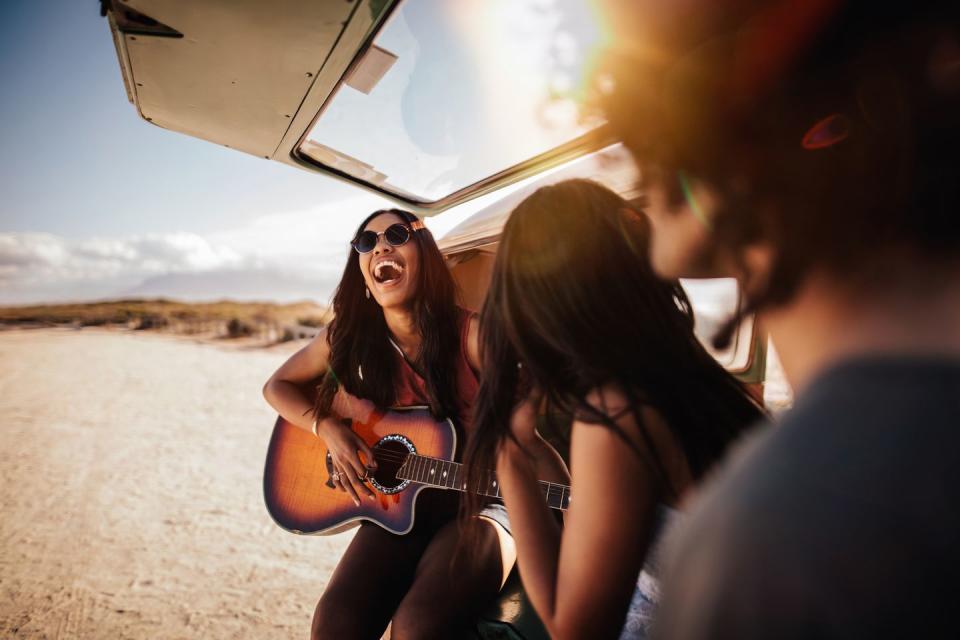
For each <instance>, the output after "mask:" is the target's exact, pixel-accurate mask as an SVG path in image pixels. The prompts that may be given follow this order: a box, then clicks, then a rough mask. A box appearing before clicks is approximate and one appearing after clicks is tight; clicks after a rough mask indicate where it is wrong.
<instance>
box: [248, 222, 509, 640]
mask: <svg viewBox="0 0 960 640" xmlns="http://www.w3.org/2000/svg"><path fill="white" fill-rule="evenodd" d="M352 247H353V248H352V250H351V251H350V255H349V257H348V259H347V266H346V268H345V270H344V272H343V277H342V278H341V280H340V285H339V286H338V288H337V292H336V294H335V295H334V299H333V308H334V313H335V318H334V320H333V322H331V323H330V325H329V327H328V328H327V329H326V330H325V331H323V332H321V333H320V335H318V336H317V337H316V338H315V339H314V340H313V341H312V342H311V343H310V344H308V345H307V346H306V347H304V348H303V349H302V350H300V351H299V352H297V353H296V354H294V355H293V356H292V357H291V358H290V359H289V360H287V362H285V363H284V364H283V366H281V367H280V368H279V369H278V370H277V371H276V373H274V374H273V376H272V377H271V378H270V380H269V381H268V382H267V384H266V386H265V387H264V396H265V397H266V399H267V401H268V402H269V403H270V404H271V405H272V406H273V407H274V408H275V409H276V410H277V411H278V412H279V413H280V414H281V415H282V416H283V417H284V418H286V419H287V420H288V421H290V422H292V423H294V424H296V425H297V426H299V427H300V428H302V429H304V430H306V431H313V432H314V433H316V434H317V435H319V436H320V437H322V438H323V440H324V441H325V442H326V444H327V446H328V447H329V449H330V451H331V457H332V462H333V465H334V471H335V472H334V473H333V476H332V477H333V479H334V480H335V482H337V483H338V486H339V488H340V489H342V490H344V491H346V492H347V493H348V494H349V495H350V496H351V497H352V498H353V499H354V501H355V502H357V504H359V501H360V500H366V499H369V498H372V497H373V495H374V494H373V492H372V491H371V489H370V488H369V486H368V485H367V484H366V483H365V482H364V478H365V477H366V473H367V471H368V470H367V469H366V468H365V466H364V461H365V460H366V461H370V460H372V459H373V457H372V455H371V452H370V450H369V448H368V447H367V445H366V444H365V443H364V442H363V441H362V440H361V439H360V437H359V436H358V435H357V434H356V433H354V432H353V431H352V430H351V429H350V427H347V426H345V425H344V424H343V423H341V422H339V421H337V420H336V419H334V418H332V417H330V409H331V403H332V402H333V398H334V396H335V394H336V393H337V392H338V391H339V390H340V389H341V388H342V389H343V390H344V391H346V392H348V393H350V394H352V395H353V396H356V397H360V398H364V399H367V400H370V401H372V402H373V403H374V404H376V405H377V406H378V407H382V408H387V407H392V406H409V405H429V406H430V408H431V410H432V412H433V413H434V415H436V416H443V417H448V418H450V419H452V420H453V421H454V423H455V425H456V426H457V428H458V430H459V431H461V432H462V430H463V429H464V428H466V429H469V424H468V421H469V416H470V411H471V408H472V404H473V401H474V397H475V395H476V392H477V388H478V382H477V377H476V371H477V370H478V369H479V364H478V363H479V360H478V357H477V354H478V346H477V333H478V331H477V321H476V318H475V316H473V315H472V314H470V313H469V312H467V311H465V310H464V309H461V308H459V307H458V306H457V305H456V302H455V285H454V282H453V279H452V277H451V275H450V272H449V271H448V269H447V267H446V265H445V264H444V261H443V256H442V255H441V254H440V250H439V249H438V248H437V245H436V242H435V241H434V239H433V236H432V235H431V234H430V232H429V230H427V229H426V228H425V227H424V226H423V223H422V222H420V220H418V219H417V217H416V216H414V215H413V214H410V213H407V212H405V211H400V210H396V209H390V210H383V211H377V212H375V213H373V214H371V215H370V216H369V217H368V218H367V219H366V220H364V221H363V223H362V224H361V225H360V227H359V229H358V230H357V233H356V235H355V236H354V240H353V242H352ZM334 373H335V375H334ZM320 376H323V380H322V382H321V384H320V387H319V392H318V394H317V397H316V398H310V397H307V396H305V395H304V394H303V393H302V392H301V391H300V390H299V387H300V385H302V384H303V383H306V382H308V381H310V380H313V379H315V378H318V377H320ZM451 493H452V492H441V491H427V492H425V493H424V494H423V495H422V496H421V497H420V499H419V501H418V504H417V512H416V524H415V526H414V529H413V530H412V531H411V532H410V533H408V534H406V535H402V536H400V535H394V534H392V533H389V532H387V531H385V530H384V529H381V528H380V527H378V526H376V525H373V524H369V523H365V524H362V525H361V526H360V528H359V530H358V531H357V533H356V535H355V537H354V538H353V541H352V542H351V543H350V546H349V547H348V548H347V551H346V552H345V554H344V556H343V558H342V559H341V560H340V563H339V565H338V566H337V568H336V570H335V571H334V573H333V576H332V577H331V579H330V582H329V584H328V586H327V588H326V590H325V591H324V593H323V596H322V597H321V598H320V601H319V603H318V604H317V608H316V612H315V614H314V619H313V637H314V638H324V639H329V638H351V639H361V638H371V639H373V638H379V637H380V636H381V634H382V633H383V631H384V629H385V628H386V627H387V625H388V623H390V622H391V619H392V626H391V633H392V638H394V639H395V640H399V639H401V638H436V637H445V634H446V633H448V632H449V631H451V630H456V629H457V628H459V627H460V626H462V625H463V624H464V623H465V621H467V620H469V619H471V618H472V617H473V616H475V615H476V614H477V613H478V609H479V608H481V607H483V606H484V605H485V604H487V603H488V602H489V601H490V600H491V599H492V598H493V597H494V596H495V595H496V594H497V592H498V590H499V588H500V585H501V580H502V578H503V573H504V572H505V571H508V570H509V568H510V566H512V564H513V559H514V556H513V551H512V542H511V540H510V538H509V535H508V534H506V531H505V529H504V528H503V525H502V524H498V523H497V522H496V520H495V518H496V517H497V515H498V513H497V511H496V510H495V509H487V510H486V511H485V513H484V514H483V515H484V516H485V517H482V520H483V522H484V524H482V525H481V526H480V530H481V534H480V535H481V543H480V545H479V547H478V554H477V555H476V556H474V558H473V559H472V560H473V561H472V562H469V563H468V562H465V561H463V559H460V561H459V562H457V563H456V564H455V565H452V564H451V563H452V562H453V561H454V552H455V550H456V543H457V529H456V521H455V516H456V510H457V502H456V500H452V501H451V498H453V496H451V495H450V494H451ZM454 567H455V569H456V572H457V579H456V580H453V579H452V569H453V568H454ZM437 602H443V603H444V606H443V607H437V606H436V604H437Z"/></svg>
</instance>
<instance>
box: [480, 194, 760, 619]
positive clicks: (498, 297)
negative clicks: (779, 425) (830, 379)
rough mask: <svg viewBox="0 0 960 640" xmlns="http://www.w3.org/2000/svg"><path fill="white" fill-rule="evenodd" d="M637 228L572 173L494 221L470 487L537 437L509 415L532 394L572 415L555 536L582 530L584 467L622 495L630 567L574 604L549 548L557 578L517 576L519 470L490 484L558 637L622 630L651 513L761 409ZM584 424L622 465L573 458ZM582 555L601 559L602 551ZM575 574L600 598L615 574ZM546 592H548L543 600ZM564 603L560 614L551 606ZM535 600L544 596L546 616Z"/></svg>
mask: <svg viewBox="0 0 960 640" xmlns="http://www.w3.org/2000/svg"><path fill="white" fill-rule="evenodd" d="M648 234H649V227H648V224H647V223H646V220H645V219H644V218H643V217H642V216H641V215H639V214H637V213H636V212H635V211H633V210H631V209H630V207H629V206H628V205H627V203H626V202H625V201H624V200H623V199H622V198H620V197H619V196H617V195H616V194H615V193H613V192H612V191H610V190H609V189H607V188H605V187H603V186H601V185H599V184H597V183H594V182H591V181H587V180H570V181H566V182H562V183H559V184H556V185H552V186H547V187H543V188H541V189H539V190H538V191H537V192H535V193H534V194H533V195H531V196H530V197H528V198H527V199H526V200H524V201H523V202H522V203H521V204H520V205H519V206H518V207H517V208H516V209H515V210H514V211H513V212H512V214H511V215H510V218H509V220H508V221H507V223H506V225H505V227H504V230H503V234H502V236H501V240H500V246H499V249H498V252H497V257H496V262H495V265H494V269H493V275H492V280H491V283H490V288H489V291H488V293H487V298H486V301H485V303H484V306H483V311H482V314H481V326H480V344H481V353H482V356H483V362H484V367H485V370H486V371H487V372H488V375H485V376H484V377H483V380H482V383H481V387H480V392H479V394H478V398H477V404H476V407H475V424H474V427H475V428H474V431H473V434H472V436H471V438H470V440H469V443H468V446H467V451H466V453H465V460H466V461H467V463H468V464H469V465H470V471H469V472H470V482H471V486H474V485H476V484H477V483H479V482H480V481H481V477H482V474H483V472H484V471H485V470H487V469H492V468H494V467H495V466H496V468H497V470H498V474H499V473H501V471H502V470H503V469H504V466H503V465H504V463H503V455H502V454H503V451H504V448H505V447H509V446H510V443H511V442H512V443H518V441H519V445H520V447H526V445H527V444H528V443H529V442H533V441H534V440H536V438H535V437H534V438H530V439H527V438H525V437H524V436H523V435H519V434H518V433H517V427H516V412H517V411H521V410H522V409H520V408H518V407H519V406H521V405H523V404H524V403H525V402H526V401H527V400H528V398H529V397H530V396H531V395H533V396H535V397H536V398H542V399H543V402H544V403H545V405H546V406H547V407H548V411H550V412H560V413H563V414H566V415H568V416H572V417H573V419H574V424H573V432H572V442H571V452H570V455H571V459H572V461H573V469H572V485H573V498H572V499H571V506H570V510H569V511H568V525H567V528H566V530H564V531H563V534H562V535H563V538H564V540H566V538H567V537H568V535H569V536H577V535H579V533H578V532H577V531H576V529H577V528H578V527H580V526H581V525H582V524H583V521H582V520H579V521H578V520H577V515H576V514H575V511H581V512H583V513H587V511H586V509H587V508H588V505H587V504H582V503H580V502H578V500H577V490H578V489H577V487H578V478H587V477H588V476H590V475H591V473H597V472H599V473H606V474H609V476H610V477H611V478H616V479H617V481H622V483H623V484H622V486H620V488H619V493H618V494H616V495H614V494H611V495H607V496H605V497H604V499H605V500H606V501H607V502H608V505H609V506H612V505H613V504H614V502H615V503H616V505H617V506H616V509H618V511H617V512H616V513H617V514H619V515H621V516H622V519H623V520H624V521H630V522H633V523H636V527H634V529H632V530H635V531H636V532H637V537H636V538H635V539H631V540H628V541H626V546H627V547H628V548H629V549H630V550H631V552H630V553H629V554H628V555H629V557H627V556H625V557H624V558H623V559H622V561H623V563H624V564H625V565H629V564H631V563H632V564H634V565H636V566H633V567H630V568H629V569H627V571H626V572H625V575H623V576H622V579H621V580H620V581H619V582H620V583H619V584H618V586H617V587H616V589H615V590H616V594H615V595H613V596H612V597H611V598H609V599H607V600H606V601H605V602H603V603H599V604H600V606H594V605H595V604H596V603H592V602H570V601H569V599H565V598H563V597H562V596H561V593H562V592H563V591H564V590H565V589H569V588H570V587H571V585H570V584H564V583H563V576H564V573H563V571H564V567H563V563H564V562H565V560H564V557H563V556H562V555H560V557H559V558H558V555H559V553H556V554H554V555H553V556H552V558H551V559H550V560H548V561H547V564H548V565H551V566H550V567H549V568H548V569H547V572H548V573H549V572H550V571H556V572H558V573H554V578H556V580H550V579H547V580H546V581H545V583H543V582H541V581H540V580H539V579H538V577H537V576H531V575H530V574H529V571H531V569H529V567H527V569H528V573H527V575H525V574H524V569H525V562H524V560H525V556H524V554H525V551H526V552H527V553H530V552H531V551H530V547H529V546H527V545H526V544H525V539H529V538H528V536H525V535H523V534H524V531H523V527H524V524H523V523H524V522H526V521H527V518H526V517H525V514H521V513H518V512H517V511H515V510H512V509H511V504H510V494H509V491H508V490H509V489H511V488H513V489H515V488H516V487H515V484H516V482H517V480H514V486H513V487H510V486H508V478H506V477H501V478H500V480H501V481H502V484H503V490H504V496H505V498H506V499H507V506H508V509H511V510H510V517H511V523H512V524H513V526H514V531H513V533H514V536H515V539H516V540H517V547H518V548H517V551H518V561H519V564H520V572H521V578H522V579H523V581H524V585H525V586H526V588H527V592H528V594H529V595H530V597H531V601H532V602H533V603H534V606H535V608H537V611H538V613H539V614H540V616H541V618H542V619H543V620H544V622H545V623H546V625H547V627H548V629H550V631H551V633H554V634H558V637H566V636H565V635H564V634H566V633H569V632H571V630H572V629H574V628H580V627H581V625H585V626H586V627H591V628H593V629H594V632H595V633H597V634H599V635H597V636H596V637H607V636H608V635H609V633H614V632H617V631H618V630H619V628H620V627H621V626H622V625H623V619H624V615H625V614H626V607H627V604H628V603H629V601H630V598H631V594H632V592H633V586H634V585H635V584H636V581H637V575H638V573H639V569H640V564H642V561H643V557H644V550H645V549H646V548H647V547H648V546H649V545H651V544H653V542H654V540H653V539H654V537H655V534H656V532H655V531H654V528H655V520H656V512H657V509H658V507H659V506H660V505H667V506H677V505H678V504H679V502H680V498H681V496H682V495H683V494H684V493H685V492H686V491H687V490H689V489H690V488H691V487H692V485H693V484H695V483H696V482H697V481H699V480H700V479H701V478H702V477H703V476H704V474H705V473H706V472H707V471H708V470H709V469H710V467H711V465H712V464H713V463H714V462H716V461H717V460H718V459H719V458H720V457H722V456H723V454H724V452H725V451H726V450H727V448H728V447H729V445H730V444H731V442H733V441H734V440H735V439H736V438H737V437H738V436H739V435H741V434H742V433H743V432H744V431H745V429H746V428H747V427H749V426H750V425H751V424H753V423H755V422H756V421H757V420H758V418H760V416H761V413H762V412H761V410H760V409H759V408H758V406H757V405H756V404H755V403H754V402H753V400H751V399H750V397H749V396H748V394H747V392H746V391H745V389H744V387H743V386H742V385H741V384H740V383H739V382H738V381H737V380H735V379H734V378H733V377H732V376H731V375H730V374H729V373H727V372H726V371H725V370H724V369H723V368H722V367H721V366H720V365H719V364H718V363H717V362H716V361H715V360H714V359H713V358H712V357H711V356H710V354H709V353H708V352H707V351H706V350H705V349H704V348H703V346H702V345H701V344H700V343H699V342H698V340H697V338H696V336H695V335H694V332H693V322H694V320H693V313H692V310H691V306H690V301H689V300H688V298H687V296H686V294H685V293H684V291H683V289H682V288H681V286H680V284H679V283H678V282H677V281H665V280H661V279H659V278H658V277H657V276H656V275H655V274H654V273H653V271H652V269H651V266H650V264H649V260H648V258H647V245H648V241H649V235H648ZM535 404H537V405H539V404H540V403H539V401H536V402H535ZM534 409H536V407H534ZM584 429H586V430H588V431H592V430H603V431H606V432H609V433H612V434H614V435H615V437H616V439H617V442H619V445H617V448H619V449H620V451H621V453H622V452H623V451H627V452H628V454H627V456H628V457H627V460H628V464H627V465H625V466H624V467H623V468H611V469H590V468H589V465H591V462H592V461H591V460H589V459H586V460H585V459H581V458H578V456H582V455H585V451H586V449H582V450H578V433H581V432H582V431H580V430H584ZM581 442H582V440H581ZM585 482H586V481H585ZM583 486H584V487H585V486H586V484H584V485H583ZM581 500H583V496H581ZM477 501H478V498H477V497H473V498H472V499H471V500H470V501H469V502H468V506H467V507H466V510H465V513H470V512H471V511H472V510H473V509H475V507H474V506H473V505H474V504H476V502H477ZM590 506H592V505H590ZM536 507H539V508H540V509H541V510H542V509H546V507H544V506H543V505H542V500H541V501H540V504H539V505H537V504H532V505H531V507H530V508H536ZM614 520H616V521H610V522H594V523H592V524H591V525H590V526H591V527H594V528H607V529H609V530H611V531H614V530H617V526H618V525H619V524H620V521H619V518H617V517H616V516H614ZM548 522H550V523H552V528H551V527H550V525H546V526H547V528H548V532H547V536H546V537H548V538H549V537H550V536H551V535H553V536H556V535H560V533H559V529H558V528H557V523H556V521H554V520H549V521H548ZM631 526H633V525H631ZM620 542H621V543H622V542H623V541H620ZM587 546H588V547H589V546H590V545H589V544H588V545H587ZM554 551H556V550H554ZM583 551H585V554H584V555H587V556H590V557H600V555H602V554H603V553H604V552H605V549H598V548H587V549H585V550H583ZM581 561H582V560H575V561H574V562H575V563H576V562H581ZM551 563H552V564H551ZM557 563H559V564H560V565H561V566H560V568H557ZM531 566H532V565H531ZM580 569H584V570H585V573H576V575H578V576H580V577H583V578H585V579H586V578H589V580H588V581H587V582H589V583H590V584H594V585H596V586H597V589H596V591H595V593H596V594H602V593H605V585H603V582H604V581H605V580H612V579H613V578H612V577H611V576H609V575H604V574H603V573H602V572H601V573H597V574H595V575H591V574H590V568H589V567H586V568H584V567H583V566H580ZM580 569H576V570H575V571H579V570H580ZM534 570H536V571H539V570H538V569H534ZM567 577H568V578H569V575H568V576H567ZM568 582H569V580H568ZM538 584H545V586H544V588H540V587H539V586H538ZM545 591H549V592H550V594H549V595H547V596H544V595H542V593H543V592H545ZM561 601H563V602H565V605H564V606H566V610H564V611H561V610H559V609H557V608H555V607H560V604H559V603H560V602H561ZM543 602H549V603H550V604H548V605H546V609H548V610H544V605H542V603H543ZM605 607H609V611H605V610H604V608H605ZM598 617H599V618H603V620H602V621H600V620H598Z"/></svg>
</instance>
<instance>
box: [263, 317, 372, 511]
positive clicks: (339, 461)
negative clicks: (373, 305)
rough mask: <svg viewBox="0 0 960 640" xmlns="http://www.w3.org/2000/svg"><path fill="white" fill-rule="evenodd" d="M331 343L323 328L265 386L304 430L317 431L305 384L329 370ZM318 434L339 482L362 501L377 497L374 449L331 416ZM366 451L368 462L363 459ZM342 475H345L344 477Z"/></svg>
mask: <svg viewBox="0 0 960 640" xmlns="http://www.w3.org/2000/svg"><path fill="white" fill-rule="evenodd" d="M329 359H330V345H328V344H327V330H326V329H323V330H322V331H321V332H320V333H319V334H318V335H317V336H316V337H315V338H314V339H313V340H311V341H310V343H309V344H307V346H305V347H304V348H302V349H300V350H299V351H297V352H296V353H295V354H293V355H292V356H290V358H288V359H287V361H286V362H284V363H283V364H282V365H280V368H279V369H277V370H276V371H275V372H274V374H273V375H272V376H270V379H269V380H267V383H266V384H265V385H263V397H264V398H265V399H266V400H267V402H268V403H269V404H270V406H272V407H273V408H274V409H276V410H277V413H279V414H280V415H281V416H282V417H283V419H284V420H286V421H287V422H289V423H291V424H293V425H296V426H297V427H300V428H301V429H303V430H304V431H310V432H312V431H313V419H314V416H313V412H312V409H313V402H312V401H311V399H310V398H307V397H306V396H305V395H303V392H302V391H301V390H300V386H299V385H301V384H303V383H305V382H309V381H310V380H313V379H315V378H317V377H319V376H321V375H323V374H325V373H326V371H327V363H328V362H329ZM317 434H318V435H319V436H320V437H321V438H323V440H324V442H325V443H326V445H327V447H328V449H329V451H330V455H331V457H332V459H333V465H334V468H335V469H336V470H337V472H338V473H339V475H337V476H335V482H336V483H337V485H338V486H339V488H340V489H341V490H343V491H346V492H347V493H349V494H350V495H351V497H352V498H353V501H354V502H355V503H357V504H360V495H366V496H367V497H369V498H371V499H374V497H375V496H374V493H373V491H371V490H370V488H369V487H367V486H366V485H365V484H364V480H363V479H364V478H366V475H367V470H368V468H369V469H374V468H376V461H375V460H374V457H373V452H372V451H371V450H370V448H369V447H368V446H367V444H366V443H365V442H364V441H363V440H362V439H361V438H360V437H359V436H358V435H357V434H356V433H354V432H353V430H352V429H350V427H348V426H346V425H344V424H343V423H342V422H340V421H339V420H337V419H336V418H334V417H331V416H321V417H320V419H318V420H317ZM359 452H362V453H363V455H364V456H365V458H366V462H364V460H362V459H361V458H360V455H359ZM339 478H343V480H340V479H339Z"/></svg>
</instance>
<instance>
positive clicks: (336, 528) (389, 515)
mask: <svg viewBox="0 0 960 640" xmlns="http://www.w3.org/2000/svg"><path fill="white" fill-rule="evenodd" d="M333 409H334V412H335V413H336V414H337V415H340V416H343V417H344V418H349V419H350V420H351V422H352V426H353V430H354V431H355V432H356V433H357V434H358V435H359V436H360V437H361V438H363V440H364V442H366V443H367V445H368V446H369V447H370V448H371V449H373V451H374V457H375V458H376V459H377V471H376V472H375V473H374V474H373V476H372V477H371V479H370V481H369V482H368V484H367V486H369V487H371V489H372V490H373V492H374V494H376V499H375V500H370V498H369V497H366V496H362V495H361V496H360V501H361V504H360V506H359V507H358V506H357V505H355V504H354V502H353V499H352V498H351V496H350V494H348V493H346V492H344V491H341V490H340V489H339V488H336V487H335V485H334V484H333V481H332V479H331V473H332V472H333V468H332V466H331V463H330V459H329V457H328V455H327V446H326V443H324V441H323V440H322V439H320V438H317V437H316V436H314V435H313V434H312V433H309V432H307V431H304V430H303V429H300V428H298V427H296V426H294V425H293V424H290V423H289V422H287V421H286V420H284V419H283V418H277V422H276V425H275V426H274V428H273V436H272V437H271V438H270V447H269V449H268V451H267V464H266V468H265V470H264V474H263V494H264V500H265V501H266V504H267V511H269V512H270V516H271V517H272V518H273V520H274V521H275V522H276V523H277V524H278V525H280V526H281V527H283V528H284V529H287V530H288V531H291V532H293V533H302V534H317V535H329V534H333V533H338V532H340V531H343V530H345V529H349V528H350V527H353V526H356V525H358V524H359V523H360V522H361V521H363V520H367V521H370V522H375V523H376V524H378V525H380V526H381V527H383V528H384V529H386V530H387V531H390V532H392V533H397V534H404V533H407V532H409V531H410V529H412V528H413V519H414V506H415V505H416V501H417V495H418V494H419V493H420V491H422V490H423V489H424V488H426V486H425V485H423V484H419V483H416V482H411V481H409V480H400V479H398V478H397V477H396V473H397V471H399V469H400V466H401V465H402V464H403V462H404V460H405V459H406V456H407V454H409V453H415V454H418V455H421V456H428V457H431V458H440V459H442V460H453V456H454V453H455V452H456V448H457V436H456V430H455V429H454V427H453V424H452V423H451V422H450V421H449V420H446V421H442V422H438V421H436V420H434V418H433V417H432V416H431V414H430V412H429V410H428V409H426V408H424V407H410V408H402V409H391V410H389V411H378V410H376V409H375V407H373V405H372V404H371V403H369V402H367V401H362V400H358V399H356V398H349V399H345V398H344V397H343V396H342V395H338V398H337V399H336V400H335V402H334V407H333Z"/></svg>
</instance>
